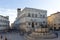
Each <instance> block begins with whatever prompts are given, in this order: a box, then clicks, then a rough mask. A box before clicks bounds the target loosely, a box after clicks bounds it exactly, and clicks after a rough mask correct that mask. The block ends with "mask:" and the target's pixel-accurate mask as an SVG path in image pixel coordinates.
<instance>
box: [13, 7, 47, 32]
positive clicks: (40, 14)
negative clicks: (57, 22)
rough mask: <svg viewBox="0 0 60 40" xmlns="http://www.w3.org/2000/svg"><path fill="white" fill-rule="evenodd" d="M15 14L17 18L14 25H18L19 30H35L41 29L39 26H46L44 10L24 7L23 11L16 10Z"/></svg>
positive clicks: (45, 12)
mask: <svg viewBox="0 0 60 40" xmlns="http://www.w3.org/2000/svg"><path fill="white" fill-rule="evenodd" d="M17 12H18V14H17V18H16V20H15V22H14V24H16V25H17V26H18V25H19V28H21V29H25V30H27V29H28V30H30V29H32V28H34V29H35V28H38V27H41V25H44V26H45V25H47V11H46V10H41V9H35V8H28V7H26V8H24V9H23V10H21V9H19V8H18V9H17ZM19 13H20V14H19ZM28 30H27V31H28Z"/></svg>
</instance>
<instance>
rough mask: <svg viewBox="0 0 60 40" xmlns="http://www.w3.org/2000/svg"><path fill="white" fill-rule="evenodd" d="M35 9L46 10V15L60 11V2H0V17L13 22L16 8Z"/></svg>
mask: <svg viewBox="0 0 60 40" xmlns="http://www.w3.org/2000/svg"><path fill="white" fill-rule="evenodd" d="M24 7H30V8H37V9H44V10H47V15H48V16H49V15H50V14H52V13H55V12H57V11H60V0H0V15H4V16H9V20H10V22H11V23H13V22H14V20H15V18H16V16H17V12H16V9H17V8H24Z"/></svg>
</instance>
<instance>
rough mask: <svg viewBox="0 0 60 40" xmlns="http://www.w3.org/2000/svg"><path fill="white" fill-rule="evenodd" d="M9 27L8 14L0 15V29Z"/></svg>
mask: <svg viewBox="0 0 60 40" xmlns="http://www.w3.org/2000/svg"><path fill="white" fill-rule="evenodd" d="M8 28H9V16H2V15H0V30H5V29H8Z"/></svg>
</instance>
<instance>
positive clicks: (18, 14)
mask: <svg viewBox="0 0 60 40" xmlns="http://www.w3.org/2000/svg"><path fill="white" fill-rule="evenodd" d="M20 14H21V8H17V18H19V16H20Z"/></svg>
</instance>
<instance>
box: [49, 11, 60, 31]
mask: <svg viewBox="0 0 60 40" xmlns="http://www.w3.org/2000/svg"><path fill="white" fill-rule="evenodd" d="M48 26H50V28H52V29H57V30H58V29H60V12H57V13H54V14H52V15H50V16H48Z"/></svg>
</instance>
